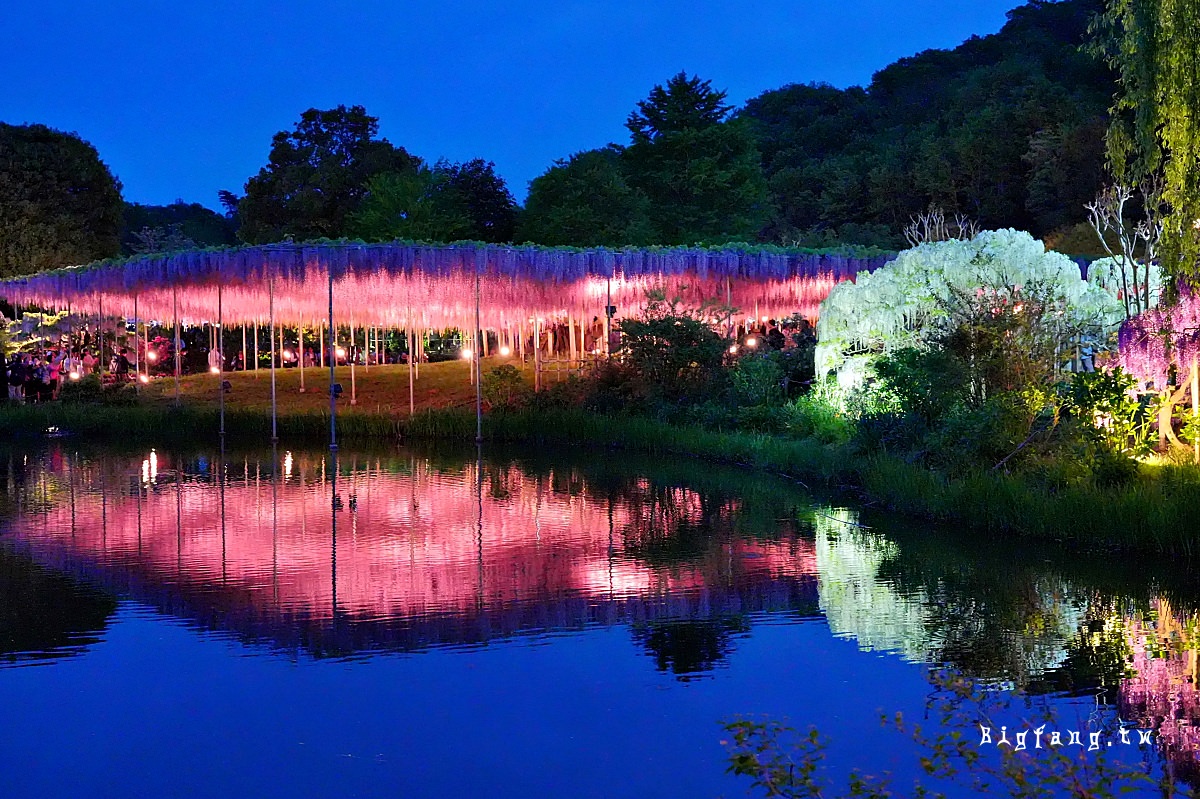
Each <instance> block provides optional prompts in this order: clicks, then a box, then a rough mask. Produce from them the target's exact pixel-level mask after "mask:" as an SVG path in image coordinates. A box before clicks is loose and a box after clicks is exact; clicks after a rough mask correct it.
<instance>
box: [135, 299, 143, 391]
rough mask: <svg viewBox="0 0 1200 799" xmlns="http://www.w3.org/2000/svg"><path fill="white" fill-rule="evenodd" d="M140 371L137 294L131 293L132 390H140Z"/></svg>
mask: <svg viewBox="0 0 1200 799" xmlns="http://www.w3.org/2000/svg"><path fill="white" fill-rule="evenodd" d="M141 372H142V359H141V356H140V354H139V353H138V295H136V294H134V295H133V374H134V379H133V390H134V392H135V393H138V394H140V393H141V392H142V381H141V380H139V379H138V378H137V375H140V374H141Z"/></svg>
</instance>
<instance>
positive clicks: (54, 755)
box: [0, 440, 1200, 797]
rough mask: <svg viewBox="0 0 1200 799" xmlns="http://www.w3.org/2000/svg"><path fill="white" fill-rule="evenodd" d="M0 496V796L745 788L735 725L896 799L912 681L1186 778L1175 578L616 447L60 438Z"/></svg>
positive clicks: (26, 462) (921, 711) (1190, 595)
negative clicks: (902, 721) (1149, 740)
mask: <svg viewBox="0 0 1200 799" xmlns="http://www.w3.org/2000/svg"><path fill="white" fill-rule="evenodd" d="M0 489H2V490H0V707H3V708H4V721H5V723H4V724H3V725H0V795H2V796H5V797H9V796H13V797H24V796H30V797H35V796H36V797H58V796H62V797H77V796H89V797H128V796H148V797H149V796H172V797H191V796H196V797H200V796H218V795H221V796H254V795H261V796H286V797H310V796H311V797H329V796H371V797H374V796H467V795H489V796H500V797H508V796H513V797H517V796H521V797H524V796H532V795H542V796H572V797H590V796H595V797H636V796H651V795H653V796H660V797H675V796H678V797H702V796H713V797H715V796H721V795H725V796H732V795H744V793H745V791H746V789H747V788H748V786H749V783H748V782H747V781H746V780H745V779H744V778H741V777H735V776H732V775H730V774H728V773H727V771H726V767H727V765H728V763H729V760H728V755H727V752H726V748H725V746H723V742H724V741H728V740H729V739H730V736H729V733H728V732H727V731H726V730H725V729H724V727H723V724H725V723H729V722H731V721H733V720H734V719H736V718H738V717H744V716H753V717H756V718H761V717H763V716H769V717H771V718H774V719H781V720H787V722H788V723H790V724H791V725H793V726H795V727H797V728H801V729H803V728H806V727H807V726H808V725H815V726H816V727H817V728H818V729H819V730H820V732H821V734H822V735H823V736H825V737H826V738H827V739H828V742H829V743H828V750H827V753H826V754H827V760H826V763H825V766H826V767H827V769H828V771H829V772H830V773H831V774H832V775H834V776H835V777H837V778H838V779H839V780H842V781H843V784H844V775H845V774H846V773H847V772H848V771H849V770H850V768H851V767H858V768H862V769H865V770H867V771H869V772H871V773H875V774H879V773H881V772H891V773H893V774H895V775H896V777H897V780H898V784H899V785H900V786H908V785H910V784H911V781H912V779H913V778H914V777H916V776H918V773H919V768H918V765H917V763H918V758H919V757H920V756H921V754H922V751H923V750H921V749H920V748H919V747H918V746H917V745H916V744H915V743H913V742H912V740H911V736H909V735H908V734H905V733H902V732H898V731H897V730H895V729H893V728H891V727H890V726H888V725H884V724H882V723H881V721H880V718H881V714H883V713H888V714H891V713H894V712H902V713H904V714H906V715H907V716H908V717H912V718H918V719H924V720H926V721H929V719H930V715H929V711H928V709H927V708H928V702H929V700H930V699H931V698H936V697H937V696H939V695H941V694H943V693H944V690H941V691H939V687H938V686H936V685H931V683H930V673H931V668H930V666H931V665H943V664H944V665H947V666H949V667H951V668H952V669H955V670H956V671H958V672H961V673H963V674H965V675H966V676H968V677H971V678H973V679H976V680H978V681H979V684H980V685H981V686H982V687H983V690H984V692H985V695H987V696H988V697H991V698H996V699H1001V700H1003V699H1005V698H1007V697H1008V696H1009V695H1010V692H1011V691H1012V689H1014V688H1019V689H1021V690H1022V691H1024V692H1027V693H1028V694H1029V695H1031V696H1032V698H1031V699H1027V700H1022V704H1021V705H1020V706H1019V707H1011V708H1008V709H1006V710H1004V711H1002V712H1001V715H1000V716H998V717H996V718H997V719H998V722H1001V723H1002V722H1004V721H1006V720H1007V721H1008V723H1009V724H1011V725H1012V730H1013V732H1014V733H1015V731H1016V730H1017V729H1018V728H1022V729H1023V725H1025V724H1026V723H1027V719H1028V718H1030V713H1032V712H1035V711H1037V709H1038V708H1046V709H1048V710H1049V711H1050V712H1052V713H1053V714H1054V717H1055V719H1056V722H1055V723H1056V724H1057V725H1058V727H1061V728H1062V729H1063V730H1064V733H1063V739H1064V741H1065V740H1066V738H1067V733H1066V730H1069V729H1073V730H1087V729H1100V727H1097V726H1096V725H1097V724H1101V725H1107V726H1105V727H1104V728H1103V729H1104V730H1105V736H1106V737H1105V738H1104V741H1105V744H1104V745H1105V746H1110V745H1111V744H1112V743H1114V742H1115V743H1116V744H1117V748H1118V749H1121V750H1122V754H1121V757H1122V758H1124V759H1125V760H1126V761H1128V762H1130V763H1133V764H1137V763H1145V764H1147V765H1146V767H1147V768H1149V769H1151V770H1156V769H1160V768H1161V767H1162V763H1164V762H1166V763H1170V764H1172V766H1173V768H1174V769H1175V771H1176V773H1178V774H1180V775H1181V776H1182V777H1183V778H1184V779H1185V780H1187V781H1192V782H1193V783H1194V781H1195V780H1196V773H1197V769H1196V765H1195V764H1196V760H1195V758H1196V750H1197V739H1198V737H1200V736H1197V734H1196V727H1195V726H1194V724H1195V722H1196V720H1197V719H1200V701H1198V699H1197V693H1196V670H1197V662H1196V652H1197V646H1196V641H1195V631H1196V619H1197V618H1198V616H1197V615H1196V613H1195V602H1194V600H1195V598H1196V597H1197V596H1198V594H1197V590H1196V588H1197V580H1196V579H1195V576H1194V575H1193V574H1192V573H1191V572H1190V571H1189V570H1188V569H1187V568H1185V567H1183V566H1181V565H1180V564H1169V563H1154V562H1151V561H1143V562H1134V561H1132V560H1131V559H1129V558H1123V559H1105V558H1102V557H1092V558H1081V557H1079V556H1072V555H1070V554H1068V553H1059V552H1056V551H1053V549H1052V548H1047V547H1046V546H1031V545H1028V544H1016V543H1014V542H1011V541H991V540H988V539H986V538H984V537H980V536H978V535H972V534H969V533H963V532H961V531H955V530H946V529H935V528H932V527H931V526H929V525H925V524H917V523H912V522H906V521H904V520H900V519H896V518H893V517H889V516H888V515H885V514H882V513H879V512H873V511H871V510H869V509H867V510H861V509H855V508H854V507H852V506H849V505H847V503H846V502H845V501H843V500H838V499H837V498H836V497H835V498H830V497H828V496H826V497H820V496H814V495H813V494H811V493H809V492H808V490H807V489H806V488H805V487H804V486H801V485H797V484H795V483H792V482H787V481H783V480H778V479H776V478H773V477H769V476H764V475H761V474H755V473H749V472H747V471H745V470H737V469H722V468H716V467H713V466H711V465H707V464H701V463H698V462H688V461H682V460H681V461H678V462H672V461H663V460H661V459H659V460H641V459H638V458H636V457H632V456H629V455H627V454H611V453H595V452H579V451H576V452H565V453H555V452H544V451H538V452H528V451H519V450H513V451H508V450H500V449H495V448H490V447H489V448H485V450H484V451H483V452H477V451H476V450H475V449H473V448H472V449H466V450H454V449H450V450H446V449H438V450H432V449H430V450H424V449H412V450H400V449H394V448H388V449H377V450H363V451H358V452H355V451H350V450H343V451H341V452H340V453H337V455H336V457H334V456H332V455H331V454H330V453H328V452H326V451H322V450H294V449H284V448H277V449H275V450H271V449H267V450H265V451H264V450H253V451H236V450H231V451H229V452H226V453H220V452H216V451H199V450H197V451H193V452H170V451H163V450H153V449H149V448H146V449H139V450H136V451H133V450H125V449H120V448H110V449H98V448H94V447H85V446H82V445H77V444H75V443H73V442H69V441H65V440H59V441H48V442H44V443H42V444H39V445H37V446H32V447H29V448H26V449H24V450H17V449H9V450H4V451H0ZM1038 712H1040V711H1038ZM1006 713H1007V715H1004V714H1006ZM975 721H977V720H976V719H972V720H971V723H975ZM1119 724H1124V725H1126V726H1127V727H1128V728H1129V729H1130V731H1135V728H1136V729H1152V730H1154V733H1153V740H1154V741H1155V743H1154V745H1151V746H1144V745H1143V746H1138V745H1135V744H1131V745H1125V744H1123V742H1121V741H1120V739H1119V738H1117V735H1118V734H1119V730H1118V728H1117V725H1119ZM1089 725H1090V726H1089ZM934 726H935V727H936V723H935V724H934ZM968 733H969V735H971V736H973V739H974V740H973V743H972V746H978V747H979V748H980V750H981V751H982V750H990V751H987V752H985V755H986V756H987V757H992V756H993V755H994V754H995V750H997V747H995V746H991V747H990V748H989V747H988V746H986V745H983V746H980V745H979V742H978V739H980V737H981V735H980V730H979V729H978V728H977V727H976V728H974V729H970V730H968ZM995 734H996V736H999V735H1000V733H999V731H996V732H995ZM1134 740H1135V741H1136V736H1135V738H1134ZM1087 742H1088V734H1087V732H1086V731H1085V732H1084V734H1083V743H1084V744H1086V743H1087ZM1031 746H1032V744H1031ZM1077 748H1078V749H1080V750H1083V749H1085V747H1084V746H1079V747H1077ZM943 787H944V786H943Z"/></svg>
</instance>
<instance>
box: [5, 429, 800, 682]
mask: <svg viewBox="0 0 1200 799" xmlns="http://www.w3.org/2000/svg"><path fill="white" fill-rule="evenodd" d="M42 463H43V464H44V468H41V469H38V470H36V474H32V475H31V476H30V477H29V479H28V480H26V482H25V489H24V490H23V491H22V492H21V494H20V497H19V502H18V504H19V514H18V515H17V518H16V519H15V521H14V522H13V523H12V524H11V532H10V535H9V538H10V546H12V547H14V548H16V549H19V550H20V551H23V552H25V553H28V554H29V555H31V556H32V557H33V558H35V559H36V560H37V561H38V562H39V563H42V564H45V565H47V566H51V567H53V568H56V569H59V570H62V571H64V572H67V573H72V574H77V575H85V576H87V577H89V578H91V579H94V580H97V581H99V582H100V583H101V584H103V585H105V586H108V587H110V588H114V589H117V590H120V591H122V592H128V593H130V594H131V595H132V596H134V597H135V598H137V599H139V600H141V601H143V602H147V603H149V604H152V605H154V606H156V607H158V608H160V609H162V610H164V611H166V612H168V613H171V614H173V615H180V616H184V617H186V618H189V619H191V620H193V621H194V622H195V623H197V624H200V625H202V626H204V627H208V628H212V629H220V630H225V631H230V632H234V633H236V634H238V635H240V636H242V637H243V638H246V639H248V640H254V641H258V642H263V643H267V644H269V645H271V646H274V647H277V648H283V649H287V650H298V651H306V652H308V653H310V654H312V655H314V656H317V657H324V656H331V655H332V656H349V655H354V654H364V653H370V652H377V651H387V650H396V651H411V650H417V649H421V648H425V647H429V646H441V645H464V644H481V643H485V642H487V641H489V640H492V639H494V638H498V637H506V636H512V635H518V634H530V633H543V632H547V631H562V630H570V629H580V628H583V627H586V626H589V625H595V624H603V625H613V624H620V623H631V624H633V625H634V627H635V630H636V633H635V635H636V637H637V639H638V640H639V641H641V642H642V643H643V644H644V645H645V647H646V648H647V651H648V652H650V653H651V654H652V656H653V658H654V660H655V662H656V663H658V664H659V666H660V668H662V669H664V670H669V671H672V672H673V673H676V674H679V675H686V674H691V673H694V672H697V671H707V670H710V669H711V668H713V666H714V665H715V664H717V663H719V662H720V661H721V660H722V659H723V658H724V657H726V656H727V654H728V652H729V651H730V644H729V638H730V635H731V634H732V633H733V632H734V631H737V630H744V629H745V628H746V622H745V621H742V620H741V619H743V618H744V617H746V616H748V615H753V614H758V613H766V612H775V611H780V610H788V611H799V612H801V613H802V614H804V615H813V614H814V612H815V597H816V574H815V561H814V557H813V550H812V544H811V541H809V540H807V539H805V538H803V537H801V536H800V535H799V526H798V525H797V524H796V523H795V522H792V523H790V525H788V524H785V525H784V526H783V528H782V529H779V528H778V526H776V529H773V530H771V531H770V537H769V538H766V537H762V536H758V537H756V536H753V535H744V534H742V530H743V528H744V527H745V524H744V519H743V518H742V515H743V512H744V511H745V510H746V507H745V506H746V502H745V501H744V500H742V499H739V498H736V497H734V496H732V495H721V494H719V493H714V492H700V491H697V490H695V489H693V488H688V487H683V486H679V485H672V484H669V483H663V482H658V481H652V480H650V479H647V478H643V477H632V478H631V477H628V476H625V477H622V478H619V479H616V478H614V479H609V477H607V476H605V475H604V474H603V473H602V472H601V473H600V474H589V473H588V472H587V471H586V470H584V469H580V468H574V467H563V466H561V465H545V466H540V467H539V466H530V465H529V464H525V465H523V466H522V465H518V464H516V463H514V462H512V461H507V462H505V461H499V462H498V461H486V462H485V461H482V460H480V461H475V462H472V461H466V462H463V461H446V462H439V463H435V462H434V460H432V459H431V458H429V457H418V456H416V455H409V456H394V455H389V456H380V455H374V456H366V455H353V454H349V455H347V454H343V455H342V456H341V457H340V458H338V459H337V460H334V459H332V458H331V457H330V456H328V455H327V454H325V453H320V454H314V453H306V452H292V451H286V452H281V453H276V454H275V455H274V456H273V457H270V458H267V459H257V458H251V457H249V456H244V457H238V458H221V457H217V456H211V455H203V456H195V457H191V458H180V457H178V456H175V455H170V454H167V453H161V452H157V451H154V452H151V453H149V454H147V455H144V456H141V457H134V458H125V459H120V458H88V457H76V456H73V455H63V454H62V453H60V452H54V453H51V454H50V455H48V456H47V457H46V458H45V459H43V461H42ZM50 485H53V486H54V488H53V489H49V488H46V487H45V486H50ZM63 497H66V498H67V499H66V501H63ZM794 501H796V498H791V499H787V500H782V501H781V500H776V501H773V502H770V503H768V504H769V507H768V508H766V509H761V508H760V509H757V511H754V512H751V513H749V518H751V519H753V518H754V514H755V512H758V513H762V512H764V511H765V513H766V514H767V515H769V516H771V517H772V518H786V517H789V516H790V517H792V518H794V517H795V510H794V507H792V506H789V505H788V503H789V502H794ZM789 528H790V529H789Z"/></svg>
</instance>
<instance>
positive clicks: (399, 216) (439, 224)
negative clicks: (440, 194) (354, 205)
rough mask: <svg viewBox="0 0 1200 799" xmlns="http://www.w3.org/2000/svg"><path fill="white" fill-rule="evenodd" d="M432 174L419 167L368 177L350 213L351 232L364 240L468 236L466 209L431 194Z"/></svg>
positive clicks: (436, 238)
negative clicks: (362, 194) (357, 204)
mask: <svg viewBox="0 0 1200 799" xmlns="http://www.w3.org/2000/svg"><path fill="white" fill-rule="evenodd" d="M434 180H435V176H434V173H433V171H432V170H430V169H428V168H426V167H421V168H420V169H417V170H415V171H412V172H387V173H384V174H382V175H376V176H375V177H373V178H371V179H370V180H369V181H367V194H366V197H364V198H363V202H362V206H361V207H360V208H359V210H358V211H357V212H356V213H354V214H353V215H351V217H350V235H351V236H353V237H355V238H361V239H364V240H366V241H390V240H392V239H410V240H413V241H458V240H461V239H467V238H470V237H471V233H472V227H473V226H472V222H471V219H470V218H469V217H468V216H467V215H466V212H465V210H463V209H462V208H458V207H446V205H445V204H443V203H439V202H438V201H437V198H435V197H434V196H433V187H434Z"/></svg>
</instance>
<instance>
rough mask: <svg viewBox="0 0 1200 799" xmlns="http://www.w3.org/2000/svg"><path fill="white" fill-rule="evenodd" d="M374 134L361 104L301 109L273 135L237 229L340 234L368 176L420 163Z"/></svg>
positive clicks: (248, 234)
mask: <svg viewBox="0 0 1200 799" xmlns="http://www.w3.org/2000/svg"><path fill="white" fill-rule="evenodd" d="M378 132H379V120H378V119H376V118H375V117H373V116H370V115H368V114H367V112H366V109H365V108H363V107H362V106H360V105H356V106H352V107H350V108H347V107H346V106H344V105H340V106H338V107H337V108H334V109H331V110H328V111H319V110H317V109H315V108H310V109H309V110H307V111H305V112H304V113H303V114H302V115H301V116H300V122H299V123H297V125H296V127H295V129H294V130H292V131H280V132H279V133H276V134H275V137H274V139H273V140H272V142H271V154H270V157H269V159H268V162H267V165H266V166H264V167H263V168H262V169H261V170H259V173H258V174H257V175H255V176H254V177H252V178H250V180H248V181H247V182H246V194H245V196H244V197H242V198H240V200H237V201H236V209H237V217H238V219H239V220H240V221H241V228H240V229H239V230H238V235H239V236H240V237H241V238H242V239H243V240H245V241H248V242H250V243H264V242H271V241H280V240H282V239H284V238H287V237H289V236H290V237H292V238H295V239H315V238H321V237H329V238H336V237H339V236H344V235H346V234H347V232H348V226H349V225H348V221H349V217H350V215H351V214H352V213H354V212H355V211H357V210H358V208H359V204H360V203H361V201H362V198H363V196H364V195H365V194H366V191H367V189H366V186H367V181H368V180H370V179H371V178H372V177H374V176H376V175H380V174H384V173H389V172H391V173H404V172H411V171H414V170H416V169H417V167H418V166H419V164H420V160H419V159H417V158H415V157H413V156H411V155H409V154H408V153H407V152H405V150H404V149H403V148H401V147H396V146H394V145H393V144H391V143H390V142H389V141H388V140H387V139H377V138H375V136H376V134H377V133H378ZM228 199H229V200H230V201H231V202H232V201H233V200H234V198H228ZM222 201H223V202H225V199H224V198H223V200H222Z"/></svg>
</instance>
